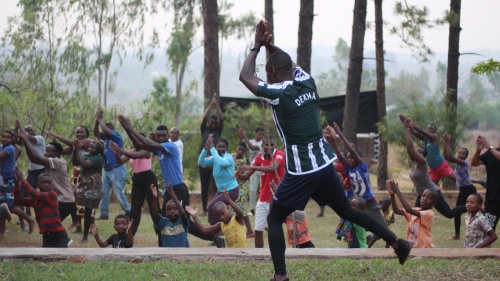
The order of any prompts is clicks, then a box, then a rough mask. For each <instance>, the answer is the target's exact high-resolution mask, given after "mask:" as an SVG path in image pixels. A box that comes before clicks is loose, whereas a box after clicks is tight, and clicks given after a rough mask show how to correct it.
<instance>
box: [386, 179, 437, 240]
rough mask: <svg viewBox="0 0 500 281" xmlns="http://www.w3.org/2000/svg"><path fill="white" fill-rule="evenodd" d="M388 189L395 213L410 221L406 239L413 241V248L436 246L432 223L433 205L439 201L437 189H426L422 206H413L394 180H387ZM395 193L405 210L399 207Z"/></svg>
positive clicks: (421, 200) (421, 202)
mask: <svg viewBox="0 0 500 281" xmlns="http://www.w3.org/2000/svg"><path fill="white" fill-rule="evenodd" d="M387 190H388V191H389V194H390V195H391V201H392V209H393V210H394V213H396V214H397V215H402V216H405V218H406V220H407V221H408V228H407V230H406V240H408V241H410V242H413V248H434V244H433V243H432V234H431V228H432V224H433V223H434V211H432V207H434V205H435V204H436V201H437V197H438V194H437V191H436V190H435V189H433V188H428V189H426V190H424V192H423V193H422V197H421V198H420V205H421V207H420V208H418V207H417V208H412V207H411V206H410V204H408V202H406V200H405V198H404V197H403V195H402V194H401V191H400V190H399V186H398V184H397V183H395V182H394V181H393V180H388V181H387ZM394 195H397V196H398V197H399V200H401V204H403V207H404V210H401V209H399V208H398V204H397V203H396V198H395V197H394Z"/></svg>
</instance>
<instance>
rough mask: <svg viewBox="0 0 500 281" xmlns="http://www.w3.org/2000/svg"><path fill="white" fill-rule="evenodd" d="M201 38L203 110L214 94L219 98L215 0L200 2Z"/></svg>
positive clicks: (217, 35) (217, 20) (217, 30)
mask: <svg viewBox="0 0 500 281" xmlns="http://www.w3.org/2000/svg"><path fill="white" fill-rule="evenodd" d="M201 3H202V10H203V36H204V39H205V42H204V51H205V59H204V66H203V77H204V81H203V87H204V90H203V97H204V100H205V107H204V108H205V109H206V108H207V107H208V105H209V103H210V100H211V98H212V96H213V95H214V93H217V96H219V94H220V92H219V80H220V65H219V14H218V10H217V0H202V2H201Z"/></svg>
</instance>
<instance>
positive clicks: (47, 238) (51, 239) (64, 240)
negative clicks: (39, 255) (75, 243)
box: [42, 230, 70, 248]
mask: <svg viewBox="0 0 500 281" xmlns="http://www.w3.org/2000/svg"><path fill="white" fill-rule="evenodd" d="M42 237H43V248H68V242H69V240H70V239H69V238H68V233H67V232H66V230H61V231H58V232H45V233H43V234H42Z"/></svg>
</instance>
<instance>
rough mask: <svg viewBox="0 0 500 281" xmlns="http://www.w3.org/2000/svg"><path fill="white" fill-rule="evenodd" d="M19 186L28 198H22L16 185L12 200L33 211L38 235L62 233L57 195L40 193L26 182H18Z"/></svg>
mask: <svg viewBox="0 0 500 281" xmlns="http://www.w3.org/2000/svg"><path fill="white" fill-rule="evenodd" d="M20 184H21V185H22V187H23V188H24V189H25V190H26V192H27V193H28V194H29V195H30V196H28V197H22V195H21V191H20V189H19V183H18V184H17V185H16V186H15V188H14V199H15V201H16V203H17V204H18V205H21V206H29V207H33V208H34V209H35V215H36V222H37V223H38V228H40V234H43V233H45V232H59V231H63V230H64V226H63V225H62V224H61V218H60V217H59V203H58V202H57V193H56V192H55V191H54V190H51V191H48V192H42V191H40V190H38V189H34V188H33V187H32V186H31V185H30V184H29V183H28V182H27V181H26V180H24V181H22V182H20Z"/></svg>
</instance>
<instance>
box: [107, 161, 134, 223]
mask: <svg viewBox="0 0 500 281" xmlns="http://www.w3.org/2000/svg"><path fill="white" fill-rule="evenodd" d="M112 172H113V173H112V175H111V187H112V188H113V193H114V194H115V196H116V198H117V199H118V202H119V203H120V206H121V207H122V209H123V210H124V211H125V213H126V214H129V213H130V204H129V203H128V201H127V197H126V196H125V190H124V189H125V177H126V176H127V169H126V168H125V165H122V166H121V167H119V168H116V169H114V170H113V171H112Z"/></svg>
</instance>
